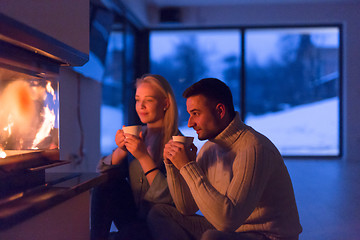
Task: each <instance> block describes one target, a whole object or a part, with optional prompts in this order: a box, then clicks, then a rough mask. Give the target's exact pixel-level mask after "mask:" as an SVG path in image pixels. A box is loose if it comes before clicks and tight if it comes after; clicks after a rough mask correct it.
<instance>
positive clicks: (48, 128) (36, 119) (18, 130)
mask: <svg viewBox="0 0 360 240" xmlns="http://www.w3.org/2000/svg"><path fill="white" fill-rule="evenodd" d="M0 90H1V89H0ZM0 103H1V104H0V105H1V108H0V158H5V157H6V153H5V152H4V149H14V150H15V149H38V148H50V147H51V148H54V147H58V145H57V144H58V143H54V141H56V139H53V137H52V135H53V134H54V133H55V134H56V132H54V130H55V131H57V129H54V127H55V122H56V114H55V110H54V109H55V108H56V94H55V90H54V89H53V88H52V86H51V82H50V81H47V83H46V86H45V85H43V86H41V84H39V82H30V81H23V80H21V79H19V80H18V81H14V82H11V83H9V84H8V85H7V86H6V88H5V89H3V91H2V92H1V94H0ZM54 136H55V137H56V135H54ZM54 144H55V145H56V146H55V145H54Z"/></svg>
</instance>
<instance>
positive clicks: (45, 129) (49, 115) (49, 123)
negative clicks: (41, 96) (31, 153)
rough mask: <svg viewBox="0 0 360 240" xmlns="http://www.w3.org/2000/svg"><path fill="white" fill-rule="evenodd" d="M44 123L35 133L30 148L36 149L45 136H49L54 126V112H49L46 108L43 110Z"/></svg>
mask: <svg viewBox="0 0 360 240" xmlns="http://www.w3.org/2000/svg"><path fill="white" fill-rule="evenodd" d="M43 117H44V121H43V124H42V126H41V128H40V130H39V131H38V132H37V134H36V137H35V140H34V142H33V145H32V147H31V148H33V149H36V148H37V147H36V146H37V145H38V144H39V143H40V142H41V141H42V140H43V139H44V138H46V137H47V136H49V134H50V131H51V129H53V128H54V126H55V113H54V110H50V109H49V107H48V106H46V107H45V108H44V114H43Z"/></svg>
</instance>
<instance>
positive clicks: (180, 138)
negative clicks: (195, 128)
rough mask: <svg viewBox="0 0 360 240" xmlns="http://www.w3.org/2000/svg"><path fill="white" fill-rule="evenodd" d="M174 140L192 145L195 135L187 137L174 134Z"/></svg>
mask: <svg viewBox="0 0 360 240" xmlns="http://www.w3.org/2000/svg"><path fill="white" fill-rule="evenodd" d="M172 139H173V141H174V142H181V143H183V144H184V145H185V146H190V145H191V143H192V142H193V140H194V137H187V136H173V137H172Z"/></svg>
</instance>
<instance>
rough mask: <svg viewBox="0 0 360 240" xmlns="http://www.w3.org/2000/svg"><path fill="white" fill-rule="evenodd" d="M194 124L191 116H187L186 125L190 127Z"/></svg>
mask: <svg viewBox="0 0 360 240" xmlns="http://www.w3.org/2000/svg"><path fill="white" fill-rule="evenodd" d="M193 126H194V122H193V120H192V117H189V121H188V127H189V128H191V127H193Z"/></svg>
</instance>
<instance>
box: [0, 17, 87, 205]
mask: <svg viewBox="0 0 360 240" xmlns="http://www.w3.org/2000/svg"><path fill="white" fill-rule="evenodd" d="M87 60H88V56H87V55H86V54H84V53H82V52H79V51H77V50H76V49H73V48H71V47H69V46H67V45H65V44H63V43H61V42H59V41H57V40H56V39H53V38H51V37H49V36H48V35H45V34H43V33H41V32H39V31H37V30H36V29H33V28H30V27H28V26H26V25H24V24H22V23H20V22H17V21H15V20H13V19H11V18H9V17H7V16H5V15H3V14H1V13H0V203H1V202H3V201H6V199H8V198H11V197H12V196H14V194H15V195H16V194H18V193H19V192H24V191H29V189H32V188H36V187H38V186H41V185H42V184H44V181H45V169H47V168H50V167H54V166H59V165H63V164H66V163H69V162H68V161H64V160H60V159H59V148H60V146H61V144H60V141H61V140H60V137H59V128H60V126H59V118H60V116H59V81H58V76H59V68H60V67H61V66H72V65H73V66H79V65H82V64H84V63H85V62H86V61H87Z"/></svg>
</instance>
